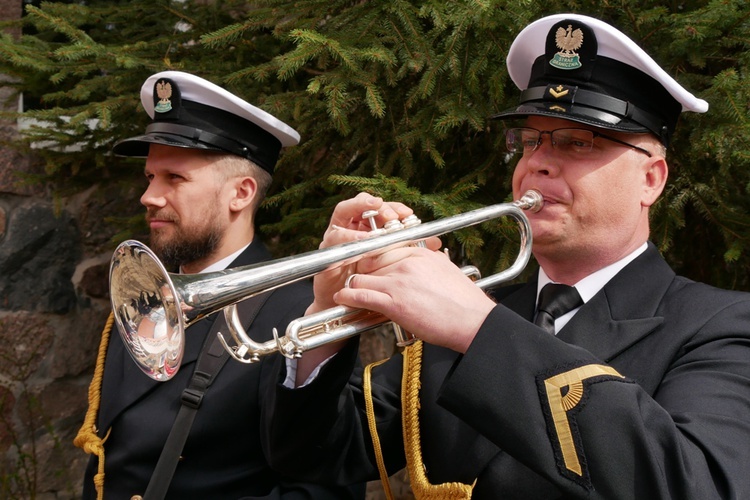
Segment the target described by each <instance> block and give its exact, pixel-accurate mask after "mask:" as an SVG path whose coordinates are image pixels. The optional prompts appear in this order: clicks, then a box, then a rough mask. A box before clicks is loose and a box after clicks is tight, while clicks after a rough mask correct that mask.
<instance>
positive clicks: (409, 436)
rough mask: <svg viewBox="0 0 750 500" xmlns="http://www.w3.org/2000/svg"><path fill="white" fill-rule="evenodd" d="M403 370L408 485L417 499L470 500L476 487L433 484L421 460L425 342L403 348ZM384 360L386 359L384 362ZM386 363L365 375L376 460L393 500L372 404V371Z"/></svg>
mask: <svg viewBox="0 0 750 500" xmlns="http://www.w3.org/2000/svg"><path fill="white" fill-rule="evenodd" d="M403 356H404V368H403V373H402V380H401V415H402V417H401V418H402V426H403V434H404V449H405V452H406V470H407V472H408V473H409V483H410V485H411V488H412V492H413V493H414V497H415V498H416V499H417V500H452V499H456V500H469V499H470V498H471V492H472V489H473V488H474V484H476V481H475V482H474V484H464V483H458V482H451V483H441V484H431V483H430V481H429V479H428V478H427V474H426V473H425V466H424V461H423V460H422V441H421V436H420V430H419V389H420V386H421V382H420V376H421V372H422V341H421V340H419V341H417V342H415V343H413V344H411V345H409V346H407V347H405V348H404V352H403ZM383 361H385V360H383ZM383 361H379V362H377V363H372V364H370V365H367V367H366V368H365V373H364V392H365V410H366V413H367V423H368V425H369V428H370V435H371V436H372V442H373V447H374V448H375V459H376V461H377V464H378V471H379V472H380V480H381V482H382V483H383V488H384V490H385V494H386V497H387V498H388V500H392V499H393V494H392V493H391V489H390V483H389V482H388V473H387V471H386V469H385V465H384V461H383V451H382V449H381V447H380V439H379V438H378V435H377V428H376V425H375V412H374V410H373V403H372V381H371V378H372V375H371V368H372V367H374V366H377V365H378V364H380V363H382V362H383Z"/></svg>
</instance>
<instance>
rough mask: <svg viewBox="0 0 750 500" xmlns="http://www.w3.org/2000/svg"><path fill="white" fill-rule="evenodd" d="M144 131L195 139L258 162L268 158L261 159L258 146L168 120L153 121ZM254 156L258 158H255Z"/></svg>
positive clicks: (265, 160)
mask: <svg viewBox="0 0 750 500" xmlns="http://www.w3.org/2000/svg"><path fill="white" fill-rule="evenodd" d="M146 133H147V134H150V133H164V134H172V135H178V136H180V137H184V138H186V139H190V140H192V141H197V142H200V143H203V144H206V145H207V146H211V147H214V148H216V149H220V150H222V151H226V152H227V153H232V154H234V155H237V156H242V157H244V158H248V159H250V160H253V161H257V162H258V163H264V162H265V163H267V162H268V160H269V158H265V159H262V157H263V154H262V151H260V148H258V147H256V146H253V145H250V144H242V143H240V142H237V141H234V140H232V139H228V138H226V137H222V136H220V135H216V134H212V133H211V132H207V131H205V130H200V129H197V128H195V127H188V126H185V125H178V124H176V123H168V122H154V123H152V124H150V125H148V126H147V127H146ZM255 158H258V159H257V160H255Z"/></svg>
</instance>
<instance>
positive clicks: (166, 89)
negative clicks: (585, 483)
mask: <svg viewBox="0 0 750 500" xmlns="http://www.w3.org/2000/svg"><path fill="white" fill-rule="evenodd" d="M156 95H157V96H159V102H157V103H156V105H155V106H154V111H156V112H157V113H166V112H168V111H171V110H172V101H170V99H171V97H172V84H171V83H169V82H168V81H166V80H161V81H158V82H156Z"/></svg>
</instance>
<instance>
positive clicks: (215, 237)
mask: <svg viewBox="0 0 750 500" xmlns="http://www.w3.org/2000/svg"><path fill="white" fill-rule="evenodd" d="M153 215H154V216H158V218H162V219H168V220H171V221H172V222H173V223H174V224H173V225H172V229H173V232H172V234H171V235H169V234H166V232H165V231H161V230H152V231H151V249H152V250H153V251H154V253H156V255H157V256H158V257H159V259H160V260H161V261H162V264H164V267H165V268H167V270H170V271H176V270H178V269H179V268H180V266H184V265H186V264H190V263H192V262H195V261H198V260H201V259H204V258H206V257H208V256H210V255H211V254H212V253H213V252H214V251H215V250H216V249H217V248H218V246H219V243H220V242H221V238H222V236H223V234H224V230H223V228H222V227H221V226H220V224H219V223H218V222H217V220H218V218H217V217H214V214H206V217H205V218H204V219H203V220H204V222H203V223H202V224H200V225H193V226H191V227H186V226H184V225H182V224H181V222H180V220H179V218H178V217H177V216H176V215H170V216H165V215H164V214H159V213H156V212H154V214H153Z"/></svg>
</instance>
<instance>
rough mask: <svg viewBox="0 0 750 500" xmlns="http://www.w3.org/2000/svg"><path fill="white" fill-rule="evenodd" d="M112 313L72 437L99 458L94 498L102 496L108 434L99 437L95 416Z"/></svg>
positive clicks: (112, 317) (86, 450)
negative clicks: (82, 414) (82, 413)
mask: <svg viewBox="0 0 750 500" xmlns="http://www.w3.org/2000/svg"><path fill="white" fill-rule="evenodd" d="M114 318H115V316H114V314H113V313H112V312H110V313H109V317H108V318H107V322H106V323H105V324H104V329H103V330H102V339H101V341H100V342H99V352H98V354H97V356H96V367H95V368H94V377H93V378H92V379H91V384H89V407H88V409H87V410H86V416H85V417H84V419H83V425H81V428H80V429H79V430H78V434H77V435H76V437H75V439H73V444H74V445H75V446H77V447H78V448H81V449H82V450H83V451H85V452H86V453H88V454H89V455H96V457H97V458H98V459H99V468H98V470H97V473H96V474H95V475H94V486H95V487H96V498H97V499H98V500H102V498H104V442H105V441H106V440H107V437H108V436H109V431H107V435H106V436H104V438H100V437H99V435H98V434H97V433H96V418H97V416H98V415H99V405H100V403H101V391H102V379H103V378H104V360H105V359H106V358H107V346H109V336H110V332H111V331H112V325H113V324H114Z"/></svg>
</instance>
